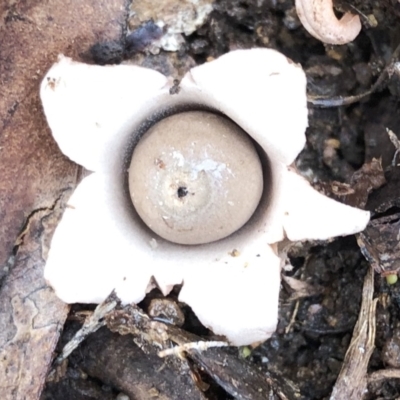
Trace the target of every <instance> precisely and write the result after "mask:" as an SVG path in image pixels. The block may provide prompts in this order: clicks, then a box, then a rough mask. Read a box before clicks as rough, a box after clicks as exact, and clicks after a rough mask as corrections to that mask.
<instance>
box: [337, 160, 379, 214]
mask: <svg viewBox="0 0 400 400" xmlns="http://www.w3.org/2000/svg"><path fill="white" fill-rule="evenodd" d="M385 183H386V179H385V175H384V173H383V168H382V164H381V161H380V160H378V159H376V158H374V159H372V160H371V161H369V162H366V163H364V164H363V166H362V167H361V168H360V169H359V170H358V171H356V172H355V173H354V174H353V176H352V177H351V180H350V186H351V188H352V189H353V193H351V194H348V195H347V196H346V197H345V202H346V204H348V205H350V206H353V207H358V208H365V206H366V204H367V201H368V196H369V194H370V193H371V192H372V191H373V190H376V189H378V188H380V187H381V186H383V185H384V184H385Z"/></svg>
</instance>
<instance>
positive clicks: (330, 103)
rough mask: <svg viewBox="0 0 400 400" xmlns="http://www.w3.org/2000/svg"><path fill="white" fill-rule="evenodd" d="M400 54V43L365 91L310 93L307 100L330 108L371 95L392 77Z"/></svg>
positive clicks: (345, 104) (317, 105)
mask: <svg viewBox="0 0 400 400" xmlns="http://www.w3.org/2000/svg"><path fill="white" fill-rule="evenodd" d="M399 55H400V45H398V46H397V47H396V49H395V50H394V52H393V54H392V57H391V58H390V61H389V62H388V64H387V65H386V67H385V69H384V70H383V71H382V73H381V74H380V75H379V77H378V79H377V80H376V82H375V83H374V84H373V85H372V86H371V88H370V89H369V90H367V91H366V92H364V93H360V94H357V95H354V96H333V97H325V96H313V95H308V96H307V101H308V102H309V103H310V104H312V105H313V106H315V107H321V108H329V107H340V106H347V105H349V104H353V103H356V102H358V101H360V100H362V99H364V98H365V97H367V96H369V95H370V94H373V93H374V92H376V91H377V90H378V89H379V88H380V87H381V86H382V85H384V84H385V83H386V81H387V80H388V79H389V78H390V77H391V75H392V73H393V66H394V64H395V62H396V61H397V59H398V57H399Z"/></svg>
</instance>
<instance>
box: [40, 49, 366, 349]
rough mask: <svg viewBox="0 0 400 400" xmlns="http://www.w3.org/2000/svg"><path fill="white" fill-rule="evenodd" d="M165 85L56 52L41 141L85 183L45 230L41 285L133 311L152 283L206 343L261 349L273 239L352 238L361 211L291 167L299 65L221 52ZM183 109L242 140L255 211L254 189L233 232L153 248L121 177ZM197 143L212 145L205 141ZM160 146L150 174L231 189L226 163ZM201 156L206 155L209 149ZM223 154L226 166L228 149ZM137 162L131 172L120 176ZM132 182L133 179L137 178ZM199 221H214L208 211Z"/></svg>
mask: <svg viewBox="0 0 400 400" xmlns="http://www.w3.org/2000/svg"><path fill="white" fill-rule="evenodd" d="M171 86H172V82H171V79H168V78H167V77H165V76H163V75H162V74H160V73H158V72H156V71H153V70H149V69H145V68H141V67H138V66H132V65H118V66H95V65H86V64H82V63H78V62H74V61H72V60H71V59H69V58H66V57H64V56H60V58H59V60H58V62H57V63H56V64H55V65H54V66H53V67H52V68H51V69H50V70H49V72H48V73H47V75H46V77H45V78H44V80H43V83H42V86H41V98H42V102H43V107H44V111H45V114H46V117H47V120H48V123H49V125H50V128H51V131H52V134H53V136H54V138H55V140H56V141H57V143H58V145H59V146H60V149H61V150H62V151H63V152H64V154H66V155H67V156H68V157H69V158H70V159H72V160H73V161H75V162H77V163H78V164H80V165H82V166H83V167H85V168H87V169H88V170H91V171H93V173H92V174H91V175H89V176H88V177H86V178H85V179H84V180H83V181H82V182H81V183H80V184H79V185H78V187H77V189H76V190H75V192H74V193H73V195H72V197H71V199H70V201H69V204H68V207H67V208H66V210H65V212H64V216H63V218H62V220H61V222H60V224H59V226H58V227H57V229H56V232H55V234H54V237H53V240H52V244H51V248H50V252H49V256H48V260H47V264H46V268H45V278H46V279H47V281H48V282H49V283H50V284H51V286H52V287H53V288H54V290H55V291H56V294H57V295H58V296H59V297H60V298H61V299H62V300H64V301H65V302H68V303H75V302H82V303H97V302H101V301H102V300H104V299H105V298H106V297H107V296H108V295H109V293H110V292H111V291H112V290H113V289H115V290H116V292H117V294H118V296H119V297H120V298H121V300H122V301H123V302H124V303H128V302H139V301H140V300H142V299H143V298H144V296H145V294H146V292H148V291H149V290H151V288H153V287H154V285H155V284H156V285H157V286H158V287H159V288H160V289H161V291H162V292H163V293H164V294H167V293H168V292H169V291H170V290H171V289H172V287H173V286H174V285H176V284H182V289H181V292H180V295H179V298H180V300H181V301H184V302H186V303H187V304H188V305H190V306H191V308H192V309H193V311H194V312H195V313H196V315H197V316H198V318H199V319H200V321H201V322H202V323H203V324H204V325H205V326H207V327H209V328H211V329H212V330H213V331H214V333H216V334H221V335H225V336H226V337H227V338H228V339H229V340H230V342H231V343H232V344H235V345H245V344H250V343H253V342H258V341H262V340H265V339H267V338H268V337H270V336H271V334H272V333H273V332H274V330H275V328H276V323H277V315H278V296H279V288H280V267H281V260H280V258H279V256H278V255H277V251H276V249H277V243H278V242H279V241H281V240H283V239H284V238H285V237H287V238H288V239H289V240H305V239H328V238H331V237H333V236H338V235H347V234H353V233H356V232H359V231H361V230H363V229H364V227H365V226H366V224H367V223H368V220H369V213H368V212H365V211H362V210H358V209H355V208H352V207H349V206H346V205H343V204H341V203H338V202H336V201H334V200H332V199H329V198H327V197H325V196H323V195H322V194H320V193H318V192H317V191H315V190H314V189H313V188H312V187H311V186H310V185H309V183H308V182H307V181H306V180H305V179H303V178H302V177H301V176H300V175H298V174H297V173H296V171H295V168H294V167H292V164H293V162H294V160H295V158H296V156H297V155H298V154H299V152H300V151H301V149H302V148H303V147H304V144H305V129H306V127H307V101H306V89H305V88H306V78H305V75H304V72H303V70H302V69H301V67H300V66H298V65H296V64H294V63H293V62H292V61H290V60H288V59H287V58H286V57H285V56H283V55H282V54H280V53H278V52H277V51H274V50H270V49H252V50H237V51H233V52H231V53H228V54H226V55H224V56H222V57H220V58H218V59H217V60H215V61H212V62H209V63H206V64H204V65H201V66H199V67H196V68H193V69H192V70H191V71H190V72H188V73H187V74H186V75H185V77H184V78H183V79H182V81H181V83H180V91H179V93H178V94H173V95H171V94H170V91H169V89H170V87H171ZM192 111H195V112H199V113H200V114H199V115H200V119H199V120H200V122H201V121H203V122H204V121H206V120H207V117H206V116H204V115H201V113H204V112H205V113H207V115H211V116H212V117H211V118H215V116H216V115H218V118H225V119H227V121H228V124H231V125H232V126H236V125H237V129H239V130H243V131H245V132H246V133H247V134H248V135H249V137H250V138H251V139H252V140H253V142H255V143H256V148H257V152H258V156H259V159H260V163H261V166H262V167H261V168H262V179H263V192H262V194H261V197H260V200H259V201H258V199H257V196H258V195H257V193H256V194H255V193H249V194H248V195H249V196H250V197H251V196H252V195H255V199H256V200H254V199H253V203H254V204H255V205H254V204H253V206H251V207H250V209H251V208H252V207H255V208H256V209H255V211H254V213H253V214H252V215H251V217H250V219H249V220H248V221H247V222H243V220H242V222H243V223H244V225H243V226H242V222H240V223H239V224H238V226H236V227H235V228H232V229H233V230H235V229H237V230H236V231H235V232H233V233H231V234H229V233H230V232H228V233H227V236H226V237H223V236H222V238H219V237H216V238H211V239H212V241H211V240H210V243H204V242H205V241H208V240H205V241H204V240H203V239H202V240H201V241H200V242H201V243H204V244H197V245H183V244H177V243H172V242H171V241H169V240H165V239H163V238H162V237H161V236H159V235H157V234H156V233H154V231H152V230H151V229H150V228H149V227H148V226H147V225H146V224H145V223H144V222H143V220H142V219H141V218H140V217H139V215H138V213H137V212H136V211H135V208H134V207H133V205H132V202H131V200H130V196H129V193H128V192H129V190H128V180H129V179H130V178H129V177H128V174H127V170H128V169H129V165H130V163H131V157H132V152H133V151H135V150H134V149H136V148H135V146H136V145H137V143H140V145H142V143H141V139H140V138H141V137H142V136H143V135H144V136H143V138H144V139H145V138H146V131H149V129H150V130H151V129H155V128H154V127H156V126H157V124H158V123H159V121H161V122H162V121H163V120H164V121H166V118H170V117H171V116H172V115H174V117H173V118H180V116H179V113H180V112H181V113H182V115H184V114H185V113H187V112H192ZM220 115H222V116H220ZM235 124H236V125H235ZM200 125H201V123H200ZM239 127H240V128H239ZM168 129H169V132H170V134H171V132H172V135H173V129H171V127H170V128H168ZM235 129H236V128H235ZM217 131H218V130H217ZM177 135H178V132H177ZM200 136H202V135H200ZM182 140H183V139H182ZM208 140H210V141H211V140H213V141H214V139H213V137H211V136H209V137H208V138H207V141H208ZM238 140H239V139H234V140H233V139H232V140H231V143H230V144H231V145H232V143H235V142H237V141H238ZM245 141H247V142H251V141H249V140H248V139H247V138H246V139H245ZM164 142H165V143H164V144H165V146H166V148H165V150H161V149H160V151H158V150H155V154H159V156H157V157H156V159H154V154H151V155H150V160H149V165H151V166H152V167H151V168H155V169H156V172H155V174H156V175H154V176H157V173H158V172H157V171H158V170H157V168H160V167H162V166H163V163H166V162H168V163H173V162H176V164H174V168H173V169H172V171H173V172H171V173H172V174H174V173H176V171H178V174H180V173H181V172H182V171H179V168H178V167H179V166H180V165H181V166H184V165H185V166H186V167H187V166H188V165H189V164H190V165H189V167H188V168H189V172H188V173H187V171H186V170H185V171H186V172H185V171H184V172H185V173H187V175H185V176H191V174H190V171H192V172H193V170H194V171H197V173H198V172H199V173H201V174H203V175H204V182H210V179H211V178H210V175H213V174H214V175H215V174H216V175H215V176H217V177H219V178H218V179H217V180H216V182H219V183H221V182H222V181H223V182H222V183H226V182H228V187H230V186H232V182H229V181H226V180H224V179H225V175H223V174H222V173H221V172H222V171H223V170H224V169H226V168H229V165H230V164H229V161H226V160H225V161H224V160H217V158H218V157H219V156H218V154H217V153H218V151H214V153H211V152H210V153H207V154H206V155H205V156H206V157H207V158H205V159H204V160H202V159H201V157H202V155H201V154H202V153H201V151H200V150H199V149H200V148H197V147H196V148H194V149H195V150H194V152H198V154H200V156H199V158H198V159H197V161H193V163H189V162H186V161H187V160H188V157H189V156H188V154H189V153H190V151H189V153H188V152H187V153H185V154H183V152H184V151H188V146H187V145H186V146H185V148H182V149H181V148H178V146H179V143H178V142H179V141H178V142H177V143H175V144H173V145H172V144H171V143H172V140H171V143H169V140H166V141H164ZM143 143H144V142H143ZM155 143H156V144H157V143H158V142H157V141H156V142H155ZM237 143H239V142H237ZM210 144H211V145H212V143H210ZM169 145H171V146H172V147H171V146H170V147H168V146H169ZM138 146H139V145H138ZM150 147H153V148H154V146H150ZM189 147H190V146H189ZM214 147H215V149H217V150H218V148H219V145H218V146H214ZM239 147H240V148H242V147H241V146H239ZM250 147H252V146H250ZM137 148H138V149H139V147H137ZM215 149H214V150H215ZM163 151H164V153H165V154H162V152H163ZM174 152H175V158H174ZM178 153H179V154H178ZM228 153H230V151H228ZM236 153H237V155H239V157H240V151H237V152H236ZM249 154H250V153H249ZM252 154H253V155H251V157H252V158H253V157H256V155H257V154H256V153H255V152H253V153H252ZM164 156H165V157H164ZM228 156H229V154H228ZM163 157H164V158H165V159H163ZM168 157H169V158H168ZM248 157H250V155H249V156H248ZM174 160H175V161H174ZM144 162H145V161H140V162H139V164H138V165H139V167H136V166H135V167H133V169H134V172H133V174H135V171H136V168H140V165H142V163H144ZM232 163H234V161H232ZM257 163H258V162H255V165H257ZM132 164H133V162H132ZM247 164H248V163H247ZM247 164H246V163H244V164H243V168H244V169H245V168H247V167H248V165H247ZM224 165H225V166H224ZM151 168H150V167H149V169H151ZM161 169H162V168H161ZM240 169H241V168H240V166H239V171H240ZM256 170H257V168H256ZM146 171H147V170H144V171H143V172H144V173H146ZM250 174H251V175H252V177H254V175H257V172H254V171H253V172H250ZM228 175H229V174H227V175H226V176H228ZM138 176H139V177H140V176H142V174H140V173H139V174H138ZM158 176H159V177H160V176H161V175H158ZM166 176H167V178H168V179H169V178H170V176H171V175H168V174H167V175H166ZM215 176H214V178H215ZM146 179H147V178H146ZM146 179H145V180H144V182H145V183H146V182H148V180H149V179H150V178H148V179H147V180H146ZM152 179H153V178H152ZM157 179H158V178H157ZM160 179H161V178H160ZM162 179H164V178H162ZM162 179H161V181H162V182H164V181H163V180H162ZM168 179H167V180H168ZM161 181H160V182H161ZM171 182H172V183H171V185H172V186H171V185H169V186H168V185H167V187H168V188H169V187H172V188H173V189H171V191H169V189H168V190H166V191H165V194H164V195H163V196H164V197H163V199H165V198H167V199H168V196H169V195H171V196H175V197H174V199H173V201H179V200H180V199H179V196H180V195H179V193H180V194H184V193H186V192H185V190H187V191H188V192H189V190H188V188H187V187H186V186H182V185H181V186H180V181H179V179H177V180H176V182H175V183H176V184H177V186H174V185H175V183H174V182H173V179H172V181H171ZM202 182H203V181H201V182H200V183H199V185H200V188H202V187H203V186H201V185H203V183H202ZM219 183H218V184H219ZM204 185H205V186H204V187H208V186H207V185H208V183H205V184H204ZM233 185H234V184H233ZM239 185H242V183H239ZM217 186H218V185H217ZM259 186H260V184H257V185H256V186H255V187H253V188H252V189H249V190H251V191H252V192H254V191H257V190H258V189H256V187H259ZM249 187H250V186H249ZM183 188H186V189H185V190H184V189H183ZM147 189H148V190H150V192H151V190H153V189H152V188H151V187H150V188H147ZM147 189H146V190H147ZM141 190H142V189H140V190H139V192H137V193H139V194H140V193H141ZM179 190H181V192H179ZM182 190H183V191H182ZM199 190H200V191H201V190H202V189H199ZM207 190H208V189H207ZM212 190H216V189H215V187H214V188H213V189H212ZM150 192H149V193H150ZM193 192H195V191H193ZM217 192H218V190H217ZM195 193H196V192H195ZM217 194H218V196H220V195H221V194H220V193H217ZM152 196H154V194H151V193H150V195H149V196H148V197H149V198H151V197H152ZM165 196H166V197H165ZM156 197H157V196H156ZM239 197H240V196H239ZM221 199H222V200H221ZM220 201H226V206H225V207H222V208H221V213H222V212H228V214H227V215H228V216H226V215H225V216H223V217H221V218H222V221H225V222H226V221H227V218H228V219H229V218H235V217H234V215H233V214H232V215H230V214H229V207H230V205H229V203H228V202H229V201H234V200H230V198H229V196H228V197H226V198H225V197H224V196H222V197H219V200H218V202H220ZM241 201H242V200H241ZM161 202H163V200H161ZM156 203H157V201H156V202H155V204H156ZM257 204H258V205H257ZM155 206H156V205H155ZM196 207H197V206H196ZM227 210H228V211H227ZM185 212H186V211H185ZM213 213H214V214H215V215H216V216H217V217H218V216H219V215H220V214H219V211H218V210H217V211H215V212H214V211H213ZM156 214H157V213H156ZM162 214H163V212H162V213H161V214H160V216H161V218H162ZM234 214H235V213H234ZM150 215H152V213H151V212H150ZM205 215H206V216H207V213H205ZM221 215H222V214H221ZM160 216H159V217H158V218H160ZM246 218H247V217H246ZM246 218H244V220H245V219H246ZM144 219H145V218H144ZM147 223H148V221H147ZM150 225H151V224H150ZM193 228H194V229H195V228H196V226H193ZM213 229H214V227H210V232H211V231H212V230H213ZM163 235H164V236H165V237H168V235H167V234H164V233H163ZM178 241H179V240H178Z"/></svg>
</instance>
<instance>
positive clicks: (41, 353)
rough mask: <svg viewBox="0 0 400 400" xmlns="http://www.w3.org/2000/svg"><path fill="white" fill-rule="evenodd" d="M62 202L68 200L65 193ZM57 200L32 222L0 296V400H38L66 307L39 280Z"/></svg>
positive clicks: (41, 277)
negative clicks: (64, 199) (65, 198)
mask: <svg viewBox="0 0 400 400" xmlns="http://www.w3.org/2000/svg"><path fill="white" fill-rule="evenodd" d="M64 197H68V193H66V194H65V196H64ZM59 203H60V202H59V201H58V202H56V203H55V204H54V206H53V207H52V208H49V209H45V210H41V211H38V212H37V213H36V214H35V215H34V216H33V217H32V218H31V219H30V223H29V227H28V229H27V231H26V234H25V237H24V238H23V241H24V242H23V244H21V246H20V248H19V252H18V255H17V259H16V264H15V266H14V267H13V269H12V271H11V273H10V274H9V275H8V276H7V278H6V279H5V281H4V285H3V287H2V290H1V296H0V360H1V362H0V398H1V399H2V400H19V399H21V400H22V399H24V400H30V399H38V398H39V396H40V392H41V390H42V387H43V384H44V381H45V378H46V375H47V370H48V366H49V364H50V363H51V360H52V357H53V350H54V347H55V345H56V344H57V340H58V337H59V334H60V331H61V330H62V328H63V324H64V320H65V318H66V315H67V312H68V306H67V305H66V304H64V303H62V302H61V301H60V300H58V299H57V298H56V297H55V296H54V293H53V291H52V289H50V288H49V287H48V286H47V285H46V283H45V281H44V278H43V264H44V259H43V250H44V248H45V247H46V244H45V243H44V241H47V240H48V239H49V235H48V234H46V233H45V232H50V231H52V230H53V229H54V227H55V225H56V224H57V222H58V219H59V217H60V214H61V207H60V205H59Z"/></svg>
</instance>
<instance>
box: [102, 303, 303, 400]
mask: <svg viewBox="0 0 400 400" xmlns="http://www.w3.org/2000/svg"><path fill="white" fill-rule="evenodd" d="M105 320H106V324H107V326H108V328H109V329H110V330H111V331H113V332H118V333H120V334H121V335H128V334H129V335H133V337H134V338H135V339H134V340H135V343H137V344H139V346H140V348H141V349H142V350H144V351H145V352H146V353H149V354H152V353H153V352H154V346H156V347H157V349H160V348H163V347H164V346H165V345H166V344H167V343H168V341H172V342H174V343H176V344H178V345H185V344H187V343H194V342H199V341H201V340H202V338H200V337H199V336H197V335H194V334H192V333H189V332H186V331H184V330H182V329H180V328H178V327H175V326H173V325H167V324H164V323H161V322H158V321H152V320H151V319H150V318H149V316H148V315H146V314H145V313H144V312H143V311H142V310H140V309H139V308H138V307H137V306H136V305H133V304H131V305H128V306H125V307H123V308H122V309H121V308H120V309H118V308H117V309H115V310H113V311H111V312H110V313H109V314H108V315H107V316H106V318H105ZM187 354H188V355H189V357H190V358H192V359H193V360H194V361H195V362H196V363H197V364H198V365H200V366H201V367H202V369H203V370H205V371H206V372H207V373H208V374H209V375H210V377H211V378H212V379H214V381H216V382H217V383H218V384H219V385H220V386H221V387H222V388H223V389H224V390H225V391H226V392H228V393H229V394H230V395H232V396H234V397H235V398H237V399H242V400H264V399H265V398H266V396H273V395H274V394H275V395H277V396H278V398H280V399H282V400H297V399H299V398H301V395H300V391H299V389H298V388H297V387H296V385H295V384H294V383H293V382H291V381H289V380H287V379H284V378H283V377H282V376H280V375H279V373H276V372H264V373H262V372H260V371H259V370H258V369H256V368H254V367H253V366H252V365H251V364H249V363H248V362H246V361H245V360H241V359H239V358H238V355H237V351H235V355H233V354H232V352H231V351H230V350H229V349H226V348H211V349H208V350H206V351H201V352H200V351H197V350H190V351H188V352H187ZM179 398H182V397H179Z"/></svg>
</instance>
